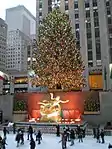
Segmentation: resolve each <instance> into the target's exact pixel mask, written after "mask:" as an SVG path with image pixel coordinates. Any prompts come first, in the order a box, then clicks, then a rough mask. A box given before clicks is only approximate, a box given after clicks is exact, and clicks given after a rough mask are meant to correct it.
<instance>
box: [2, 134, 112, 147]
mask: <svg viewBox="0 0 112 149" xmlns="http://www.w3.org/2000/svg"><path fill="white" fill-rule="evenodd" d="M0 134H1V133H0ZM1 136H2V134H1ZM34 138H35V136H34ZM60 140H61V139H60V138H58V137H56V136H55V135H52V134H51V135H50V134H44V135H43V140H42V143H41V144H40V145H38V144H37V143H36V149H61V143H59V141H60ZM105 141H106V142H105V144H99V143H96V139H93V137H92V136H86V138H85V139H84V142H83V143H79V142H78V140H75V144H74V146H70V142H69V143H68V144H67V149H108V144H109V143H112V137H109V136H106V137H105ZM29 143H30V142H29V141H28V140H27V136H26V135H25V144H24V145H21V146H20V147H18V149H30V146H29ZM7 144H8V146H6V149H17V147H16V141H15V135H13V134H8V135H7Z"/></svg>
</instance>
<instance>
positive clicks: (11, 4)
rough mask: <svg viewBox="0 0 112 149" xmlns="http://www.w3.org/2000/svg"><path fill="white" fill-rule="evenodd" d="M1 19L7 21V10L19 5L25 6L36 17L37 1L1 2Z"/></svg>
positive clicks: (15, 0)
mask: <svg viewBox="0 0 112 149" xmlns="http://www.w3.org/2000/svg"><path fill="white" fill-rule="evenodd" d="M0 1H1V4H0V18H3V19H5V9H7V8H10V7H14V6H17V5H24V6H25V7H26V8H27V9H28V10H29V11H30V12H31V13H32V14H33V15H34V16H36V0H0Z"/></svg>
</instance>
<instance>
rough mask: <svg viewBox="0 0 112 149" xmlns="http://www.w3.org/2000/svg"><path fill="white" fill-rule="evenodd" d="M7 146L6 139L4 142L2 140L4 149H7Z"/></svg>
mask: <svg viewBox="0 0 112 149" xmlns="http://www.w3.org/2000/svg"><path fill="white" fill-rule="evenodd" d="M6 145H8V144H7V143H6V138H3V140H2V149H6Z"/></svg>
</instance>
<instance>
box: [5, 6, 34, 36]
mask: <svg viewBox="0 0 112 149" xmlns="http://www.w3.org/2000/svg"><path fill="white" fill-rule="evenodd" d="M6 23H7V24H8V31H11V30H16V29H19V30H20V31H21V32H23V33H24V34H26V35H27V36H30V35H32V34H35V32H36V18H35V17H34V16H33V15H32V14H31V13H30V11H29V10H28V9H26V8H25V7H24V6H23V5H19V6H17V7H13V8H9V9H6Z"/></svg>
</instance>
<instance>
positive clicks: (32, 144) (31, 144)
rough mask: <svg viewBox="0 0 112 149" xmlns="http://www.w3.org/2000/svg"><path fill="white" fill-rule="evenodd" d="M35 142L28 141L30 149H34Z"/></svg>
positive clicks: (32, 140)
mask: <svg viewBox="0 0 112 149" xmlns="http://www.w3.org/2000/svg"><path fill="white" fill-rule="evenodd" d="M35 146H36V145H35V141H34V139H33V138H31V141H30V149H35Z"/></svg>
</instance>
